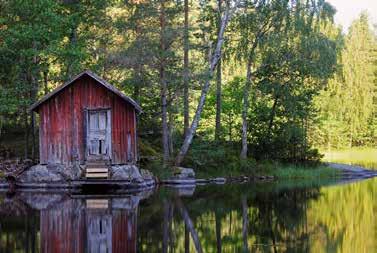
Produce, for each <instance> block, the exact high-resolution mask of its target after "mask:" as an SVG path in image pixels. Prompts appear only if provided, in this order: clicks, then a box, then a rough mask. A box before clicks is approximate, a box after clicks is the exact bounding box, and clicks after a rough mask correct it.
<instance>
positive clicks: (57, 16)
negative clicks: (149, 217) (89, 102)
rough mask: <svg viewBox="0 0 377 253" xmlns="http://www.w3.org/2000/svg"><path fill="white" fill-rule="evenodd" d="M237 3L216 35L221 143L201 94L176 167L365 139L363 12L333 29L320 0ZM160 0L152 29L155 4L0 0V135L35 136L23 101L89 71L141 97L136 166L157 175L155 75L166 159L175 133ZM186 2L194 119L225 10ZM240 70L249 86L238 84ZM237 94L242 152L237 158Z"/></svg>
mask: <svg viewBox="0 0 377 253" xmlns="http://www.w3.org/2000/svg"><path fill="white" fill-rule="evenodd" d="M242 2H243V4H244V5H243V6H242V8H241V7H240V8H239V9H238V10H237V11H236V12H235V13H234V17H233V19H232V20H231V22H230V24H229V28H230V29H228V30H227V31H226V33H225V43H224V44H225V48H224V50H223V52H224V54H223V55H222V62H221V63H222V103H221V109H222V110H221V119H222V122H221V123H222V124H221V125H222V128H223V129H222V131H221V136H220V140H221V141H220V142H216V143H215V142H214V141H213V139H214V129H215V124H214V121H215V118H214V115H215V114H216V109H215V104H216V90H215V89H210V90H209V93H208V94H207V96H208V99H207V104H206V105H205V107H204V111H203V113H202V115H201V121H200V124H199V128H198V131H197V136H196V137H195V139H194V143H193V147H192V150H191V151H190V153H189V155H188V157H187V158H186V161H185V164H186V165H187V166H192V167H194V168H196V169H198V170H202V171H206V170H216V169H219V167H224V168H225V167H226V169H224V171H225V170H228V171H229V173H233V172H232V171H245V172H247V173H251V172H250V170H251V169H252V168H254V167H255V166H254V165H255V162H254V160H265V159H273V160H279V161H284V162H295V163H297V162H304V161H312V162H318V161H319V159H320V158H321V155H320V154H319V153H318V151H316V150H315V149H313V148H312V146H313V145H314V146H325V145H327V146H336V147H341V146H344V145H348V144H349V143H351V144H352V145H366V144H369V145H372V144H375V142H376V139H377V138H376V134H377V120H376V117H375V115H376V113H377V109H376V103H375V100H376V80H377V78H376V73H377V71H376V66H377V65H376V61H377V54H376V52H377V50H376V48H377V47H376V38H375V34H373V32H372V31H371V29H370V28H369V27H368V19H367V17H366V16H365V15H362V16H361V17H360V18H359V19H358V20H356V21H355V22H354V24H353V25H352V27H351V29H350V31H349V33H348V34H347V35H346V36H343V35H342V34H341V32H340V29H339V28H337V27H335V25H334V24H333V22H332V19H333V15H334V13H335V10H334V8H333V7H332V6H331V5H330V4H328V3H326V2H324V1H320V0H315V1H285V0H273V1H259V0H258V1H242ZM164 4H165V9H166V15H165V16H164V17H165V19H166V20H165V21H166V24H165V26H166V27H165V29H164V30H162V29H161V27H160V22H161V19H160V18H161V15H160V14H161V12H160V11H161V2H156V1H105V0H90V1H53V0H37V1H31V0H28V1H20V0H16V1H0V7H1V10H2V12H1V13H0V38H1V39H0V65H1V68H0V134H2V135H3V134H4V130H6V131H7V132H6V134H9V130H12V129H15V128H18V129H20V128H22V129H23V130H24V132H25V133H26V134H25V143H26V141H27V140H28V137H27V136H28V135H30V133H32V132H34V131H33V130H32V129H31V125H32V124H31V123H32V122H31V117H30V114H29V113H28V111H27V108H28V107H29V106H30V104H32V103H33V102H35V100H37V99H38V98H39V97H40V96H41V95H43V94H44V93H46V92H48V91H50V90H51V89H52V88H54V87H56V86H57V85H58V84H61V82H62V81H63V80H66V79H67V78H69V77H71V76H72V75H74V74H76V73H78V72H80V71H82V70H84V69H86V68H90V69H92V70H93V71H95V72H97V73H98V74H99V75H101V76H103V77H104V78H105V79H107V80H109V81H110V82H111V83H113V84H115V85H116V86H117V87H118V88H120V89H121V90H123V91H124V92H125V93H126V94H128V95H131V97H133V98H134V99H135V100H137V101H138V102H139V103H140V104H141V106H142V107H143V111H144V113H143V114H142V115H141V116H140V120H139V122H138V123H139V129H138V133H140V134H141V136H142V137H141V139H142V141H141V142H140V153H141V157H142V158H143V157H144V158H145V157H147V158H148V159H144V158H143V159H144V160H143V159H142V161H141V162H142V163H143V166H146V167H150V168H152V170H155V171H157V172H158V171H160V170H163V168H162V167H161V165H160V164H161V163H160V162H161V155H160V153H161V148H160V146H161V80H162V79H164V80H165V81H166V83H167V103H168V105H167V107H168V108H167V111H168V112H167V114H168V115H167V117H168V124H169V126H168V127H169V142H170V143H169V146H170V147H169V148H170V149H171V150H170V151H171V152H172V153H173V154H174V153H176V152H177V148H178V147H179V146H180V144H181V143H182V133H183V116H182V114H183V99H182V94H183V79H182V73H183V60H182V58H183V37H182V35H183V32H182V26H183V5H182V3H181V2H180V1H172V0H167V1H165V2H164ZM293 6H295V8H292V7H293ZM222 7H225V5H223V6H222ZM189 9H190V13H189V21H190V22H189V48H190V51H189V72H190V73H189V76H190V90H189V94H190V97H189V100H190V105H189V106H190V116H191V117H192V113H193V111H194V109H195V108H196V106H197V99H198V97H199V95H200V92H201V86H200V85H199V84H201V83H203V80H206V79H207V78H208V76H207V74H206V73H207V66H208V58H209V57H210V56H211V54H213V52H214V41H215V40H216V39H217V32H218V29H219V24H218V20H219V17H220V16H219V15H221V14H222V11H224V10H219V9H218V2H217V1H214V0H206V1H199V2H198V1H192V2H190V8H189ZM162 39H163V40H164V42H165V46H164V47H163V48H162V47H161V40H162ZM248 63H250V65H248ZM247 66H251V68H250V69H251V85H250V90H245V87H248V86H247V85H246V82H247V81H246V70H247ZM161 68H163V70H164V71H161ZM161 73H164V75H165V76H164V78H162V77H161ZM245 91H247V92H248V94H250V96H249V101H250V105H249V109H248V111H247V121H248V133H247V135H248V146H249V154H248V155H249V157H251V158H250V160H248V161H246V162H240V159H239V152H240V146H241V144H240V142H241V132H242V117H241V114H242V110H243V109H242V108H243V103H242V102H243V99H244V93H245ZM18 129H17V130H18ZM22 134H23V133H22ZM20 150H21V149H20ZM26 153H27V152H26ZM151 157H153V159H150V158H151ZM219 165H222V166H219ZM158 173H159V172H158ZM252 173H254V172H252Z"/></svg>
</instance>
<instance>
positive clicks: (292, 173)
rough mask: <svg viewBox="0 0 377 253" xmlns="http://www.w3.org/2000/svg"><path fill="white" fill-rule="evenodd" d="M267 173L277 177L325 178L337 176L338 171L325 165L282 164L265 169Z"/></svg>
mask: <svg viewBox="0 0 377 253" xmlns="http://www.w3.org/2000/svg"><path fill="white" fill-rule="evenodd" d="M266 172H267V173H268V175H272V176H275V177H276V178H278V179H327V178H335V177H338V176H339V175H340V174H339V171H337V170H334V169H332V168H330V167H328V166H325V165H318V166H314V167H313V166H310V167H307V166H296V165H283V166H276V167H275V168H272V169H271V168H270V169H268V170H267V171H266Z"/></svg>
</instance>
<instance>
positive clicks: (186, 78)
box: [183, 0, 190, 138]
mask: <svg viewBox="0 0 377 253" xmlns="http://www.w3.org/2000/svg"><path fill="white" fill-rule="evenodd" d="M184 12H185V21H184V42H183V44H184V49H183V86H184V90H183V118H184V120H183V121H184V136H185V138H186V136H187V134H188V129H189V124H190V111H189V110H190V109H189V81H190V79H189V73H190V72H189V31H188V29H189V20H188V19H189V4H188V0H185V3H184Z"/></svg>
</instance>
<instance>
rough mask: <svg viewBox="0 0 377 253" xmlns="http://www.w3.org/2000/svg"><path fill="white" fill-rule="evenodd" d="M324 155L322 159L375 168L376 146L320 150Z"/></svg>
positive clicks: (376, 162) (376, 161)
mask: <svg viewBox="0 0 377 253" xmlns="http://www.w3.org/2000/svg"><path fill="white" fill-rule="evenodd" d="M321 153H323V154H324V155H325V156H324V157H323V159H322V160H323V161H325V162H335V163H345V164H351V165H359V166H362V167H365V168H368V169H375V170H377V149H376V148H352V149H344V150H331V151H327V150H322V152H321Z"/></svg>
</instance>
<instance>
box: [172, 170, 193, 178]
mask: <svg viewBox="0 0 377 253" xmlns="http://www.w3.org/2000/svg"><path fill="white" fill-rule="evenodd" d="M173 175H174V177H175V178H179V179H187V178H195V172H194V170H193V169H191V168H184V167H174V168H173Z"/></svg>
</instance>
